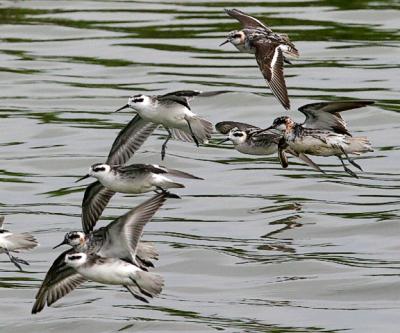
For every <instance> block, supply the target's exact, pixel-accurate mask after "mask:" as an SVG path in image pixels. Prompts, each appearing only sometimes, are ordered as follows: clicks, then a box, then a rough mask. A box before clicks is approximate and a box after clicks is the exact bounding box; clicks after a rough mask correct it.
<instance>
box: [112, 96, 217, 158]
mask: <svg viewBox="0 0 400 333" xmlns="http://www.w3.org/2000/svg"><path fill="white" fill-rule="evenodd" d="M220 93H224V91H218V92H200V91H193V90H181V91H174V92H171V93H168V94H164V95H142V94H140V95H134V96H132V97H129V99H128V103H127V104H126V105H124V106H123V107H121V108H119V109H118V110H116V111H115V112H118V111H121V110H123V109H126V108H130V109H133V110H135V112H136V113H137V115H136V116H135V118H134V119H136V120H137V121H136V123H137V122H139V120H140V122H141V123H143V124H146V123H152V124H155V125H156V126H155V127H154V128H156V127H157V126H158V125H162V126H164V128H165V129H166V130H167V132H168V137H167V139H166V140H165V141H164V143H163V145H162V149H161V159H164V157H165V152H166V147H167V143H168V141H169V140H170V139H171V138H172V137H174V138H176V139H178V140H181V141H186V142H194V143H195V144H196V145H197V146H199V144H200V143H207V142H208V140H209V139H210V138H211V132H212V130H213V126H212V124H211V122H209V121H208V120H205V119H203V118H201V117H199V116H198V115H196V114H195V113H193V112H192V110H191V107H190V105H189V101H190V100H191V99H192V98H193V97H195V96H214V95H217V94H220ZM128 126H129V124H128ZM127 131H128V130H127Z"/></svg>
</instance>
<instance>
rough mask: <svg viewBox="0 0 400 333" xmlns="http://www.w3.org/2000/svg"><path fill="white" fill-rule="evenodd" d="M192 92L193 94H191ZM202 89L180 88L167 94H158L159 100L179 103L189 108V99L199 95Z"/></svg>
mask: <svg viewBox="0 0 400 333" xmlns="http://www.w3.org/2000/svg"><path fill="white" fill-rule="evenodd" d="M191 93H192V94H191ZM199 93H200V91H194V90H179V91H174V92H170V93H168V94H165V95H159V96H157V99H158V101H161V102H165V103H178V104H181V105H183V106H184V107H186V108H187V109H188V110H191V109H190V105H189V101H190V100H191V99H192V98H193V97H194V96H197V95H198V94H199Z"/></svg>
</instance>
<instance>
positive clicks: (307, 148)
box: [289, 136, 342, 156]
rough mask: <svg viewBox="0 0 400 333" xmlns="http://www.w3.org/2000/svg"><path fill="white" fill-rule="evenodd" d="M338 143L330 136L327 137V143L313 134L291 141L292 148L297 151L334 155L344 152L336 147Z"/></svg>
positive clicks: (317, 154) (318, 154)
mask: <svg viewBox="0 0 400 333" xmlns="http://www.w3.org/2000/svg"><path fill="white" fill-rule="evenodd" d="M337 144H339V142H338V141H332V140H330V139H329V138H327V143H324V142H323V141H321V140H319V139H316V138H314V137H311V136H306V137H304V138H302V139H301V140H299V139H296V140H295V141H294V142H293V141H292V142H289V146H290V148H292V149H293V150H295V151H296V152H299V153H305V154H309V155H316V156H332V155H340V154H342V152H341V151H340V149H339V148H338V147H336V145H337Z"/></svg>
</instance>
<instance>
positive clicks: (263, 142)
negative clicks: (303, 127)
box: [215, 121, 323, 172]
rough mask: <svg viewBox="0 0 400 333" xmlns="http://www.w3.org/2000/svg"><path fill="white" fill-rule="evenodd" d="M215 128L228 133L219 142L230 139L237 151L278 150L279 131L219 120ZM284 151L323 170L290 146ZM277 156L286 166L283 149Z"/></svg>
mask: <svg viewBox="0 0 400 333" xmlns="http://www.w3.org/2000/svg"><path fill="white" fill-rule="evenodd" d="M215 128H216V130H217V131H218V132H220V133H222V134H228V137H227V138H226V139H224V140H222V141H221V142H220V143H223V142H226V141H231V142H232V143H233V146H234V147H235V149H236V150H237V151H238V152H240V153H242V154H248V155H264V156H267V155H272V154H275V153H276V152H278V146H279V142H280V140H281V139H282V134H281V133H280V132H279V131H276V130H266V129H262V128H260V127H257V126H254V125H250V124H246V123H241V122H236V121H221V122H219V123H217V124H215ZM286 151H287V152H288V153H289V154H291V155H293V156H295V157H297V158H298V159H300V160H302V161H303V162H305V163H306V164H307V165H309V166H311V167H312V168H313V169H315V170H317V171H320V172H323V171H322V170H321V169H320V167H319V166H318V165H317V164H315V163H314V162H313V161H312V160H311V159H310V158H309V157H308V156H307V155H305V154H303V153H297V152H295V151H293V150H291V149H290V148H287V149H286ZM279 158H280V160H281V163H282V164H284V167H287V166H288V162H287V157H286V154H285V151H283V150H282V151H280V154H279Z"/></svg>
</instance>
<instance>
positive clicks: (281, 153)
mask: <svg viewBox="0 0 400 333" xmlns="http://www.w3.org/2000/svg"><path fill="white" fill-rule="evenodd" d="M288 146H289V145H288V143H287V142H286V140H285V138H283V137H282V138H281V139H280V140H279V142H278V157H279V162H280V163H281V166H282V168H284V169H286V168H287V167H288V166H289V162H288V159H287V156H286V154H285V149H286V148H287V147H288Z"/></svg>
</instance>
